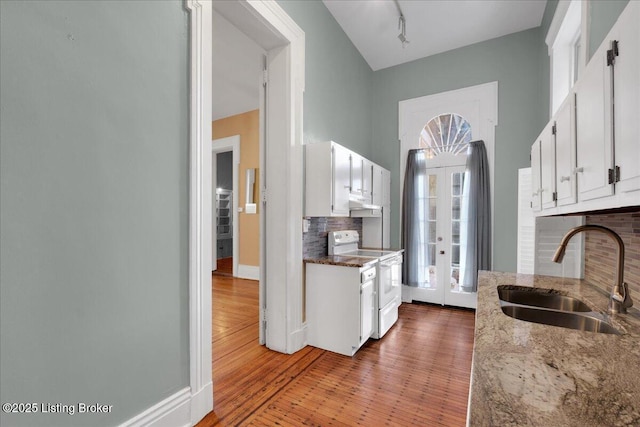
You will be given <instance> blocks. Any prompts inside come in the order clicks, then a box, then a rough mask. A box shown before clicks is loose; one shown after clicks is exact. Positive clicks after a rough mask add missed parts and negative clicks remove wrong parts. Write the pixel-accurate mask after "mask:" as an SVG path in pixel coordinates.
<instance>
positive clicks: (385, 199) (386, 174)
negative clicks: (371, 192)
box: [382, 169, 391, 206]
mask: <svg viewBox="0 0 640 427" xmlns="http://www.w3.org/2000/svg"><path fill="white" fill-rule="evenodd" d="M382 205H383V206H390V205H391V171H388V170H386V169H382Z"/></svg>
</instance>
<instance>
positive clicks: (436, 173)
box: [410, 166, 476, 308]
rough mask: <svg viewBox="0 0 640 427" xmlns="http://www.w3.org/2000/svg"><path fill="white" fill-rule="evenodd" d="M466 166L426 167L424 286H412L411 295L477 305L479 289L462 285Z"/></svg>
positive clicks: (436, 301)
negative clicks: (426, 206)
mask: <svg viewBox="0 0 640 427" xmlns="http://www.w3.org/2000/svg"><path fill="white" fill-rule="evenodd" d="M464 170H465V167H464V166H447V167H438V168H428V169H427V178H426V182H427V186H426V187H427V188H426V189H425V193H426V194H425V197H426V198H427V205H428V214H427V223H428V224H427V229H428V233H427V242H425V244H426V245H427V251H426V253H427V261H428V262H427V264H428V267H427V268H428V270H429V271H428V281H427V283H426V284H425V286H424V287H418V288H410V289H411V298H412V299H413V300H417V301H423V302H430V303H435V304H442V305H452V306H458V307H469V308H475V307H476V293H475V292H467V291H465V290H463V289H462V288H461V286H460V274H461V273H460V262H461V260H462V254H463V251H464V249H465V243H466V238H465V236H464V232H463V229H462V227H461V226H462V224H463V221H464V220H465V218H463V215H464V214H463V210H462V205H463V203H464V201H463V188H464V179H465V177H464Z"/></svg>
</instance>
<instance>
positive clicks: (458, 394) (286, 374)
mask: <svg viewBox="0 0 640 427" xmlns="http://www.w3.org/2000/svg"><path fill="white" fill-rule="evenodd" d="M212 291H213V313H214V316H213V317H214V318H213V388H214V412H212V413H210V414H209V415H207V416H206V417H205V418H204V419H203V420H202V421H201V422H200V423H198V426H199V427H208V426H245V425H269V426H271V425H280V426H301V425H305V426H354V425H365V426H383V425H387V426H410V425H420V426H464V425H465V420H466V412H467V399H468V393H469V380H470V372H471V355H472V351H473V328H474V312H473V311H470V310H463V309H452V308H442V307H439V306H433V305H427V304H403V305H402V306H401V307H400V319H399V321H398V323H396V325H395V326H394V327H393V328H392V329H391V330H390V331H389V332H388V333H387V335H385V337H384V338H383V339H382V340H369V342H368V343H367V344H365V346H364V347H363V348H362V349H361V350H360V351H359V352H358V353H356V355H355V356H354V357H346V356H342V355H339V354H335V353H331V352H329V351H324V350H320V349H317V348H315V347H310V346H307V347H306V348H304V349H303V350H301V351H299V352H297V353H295V354H293V355H285V354H280V353H277V352H273V351H270V350H268V349H266V348H265V347H263V346H260V345H259V344H258V283H257V282H255V281H252V280H242V279H235V278H232V277H225V276H213V286H212Z"/></svg>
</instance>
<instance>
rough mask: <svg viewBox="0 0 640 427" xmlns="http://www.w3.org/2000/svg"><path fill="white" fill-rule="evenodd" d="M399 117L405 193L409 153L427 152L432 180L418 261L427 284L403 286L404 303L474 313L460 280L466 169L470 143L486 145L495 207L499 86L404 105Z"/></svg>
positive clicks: (425, 192)
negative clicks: (424, 303)
mask: <svg viewBox="0 0 640 427" xmlns="http://www.w3.org/2000/svg"><path fill="white" fill-rule="evenodd" d="M399 113H400V114H399V129H398V131H399V138H400V172H401V175H400V176H401V179H400V193H401V194H403V190H404V188H403V187H404V179H402V177H404V175H405V170H406V168H407V156H408V153H409V150H414V149H422V150H424V156H425V158H426V161H425V164H426V171H427V177H426V182H425V185H424V186H425V187H426V188H424V189H423V190H422V192H421V194H420V196H419V197H426V198H428V199H429V200H428V203H429V205H428V208H427V211H428V212H426V213H425V215H424V221H426V224H425V226H426V231H427V233H426V236H427V237H426V240H427V241H426V242H424V248H425V251H424V254H425V255H422V254H421V255H420V258H419V259H420V260H421V261H420V263H421V266H420V271H421V272H424V276H425V280H424V281H423V282H421V283H420V284H419V285H418V286H412V287H409V286H403V292H402V300H403V301H405V302H411V301H413V300H416V301H424V302H431V303H436V304H442V305H452V306H459V307H469V308H475V307H476V293H475V292H469V291H468V290H465V289H462V288H461V287H460V280H459V277H460V271H461V267H462V266H461V260H462V256H461V255H462V254H463V251H462V250H463V249H464V248H465V247H466V244H465V243H466V240H465V236H464V232H463V230H464V228H465V227H461V225H462V223H463V221H464V218H462V212H463V209H462V204H463V200H464V198H463V187H464V169H465V163H466V157H467V156H466V152H467V147H468V144H469V143H470V141H472V140H484V143H485V146H486V150H487V155H488V162H489V171H490V175H491V177H490V182H491V187H492V188H491V191H490V192H491V197H492V200H491V205H493V194H494V192H493V182H494V180H493V170H494V168H493V165H494V140H495V125H496V124H497V84H496V83H495V82H494V83H487V84H483V85H478V86H472V87H469V88H464V89H459V90H454V91H449V92H443V93H439V94H435V95H429V96H423V97H420V98H414V99H409V100H405V101H400V103H399ZM399 210H400V211H402V206H399ZM492 212H493V209H492ZM421 221H422V220H421ZM400 227H402V224H400ZM401 230H402V228H401ZM401 230H400V231H401ZM405 256H409V254H405ZM425 256H426V260H425V259H424V257H425Z"/></svg>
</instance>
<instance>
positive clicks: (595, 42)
mask: <svg viewBox="0 0 640 427" xmlns="http://www.w3.org/2000/svg"><path fill="white" fill-rule="evenodd" d="M627 3H629V0H590V1H589V14H590V17H591V20H590V22H589V46H588V48H589V58H591V57H592V56H593V54H594V52H595V51H596V50H597V49H598V46H600V44H601V43H602V41H603V40H604V38H605V37H606V35H607V33H608V32H609V30H611V27H612V26H613V24H615V22H616V21H617V20H618V17H619V16H620V13H621V12H622V11H623V10H624V8H625V7H626V6H627Z"/></svg>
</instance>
